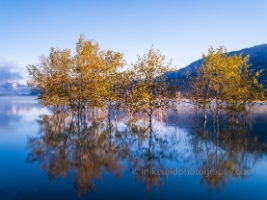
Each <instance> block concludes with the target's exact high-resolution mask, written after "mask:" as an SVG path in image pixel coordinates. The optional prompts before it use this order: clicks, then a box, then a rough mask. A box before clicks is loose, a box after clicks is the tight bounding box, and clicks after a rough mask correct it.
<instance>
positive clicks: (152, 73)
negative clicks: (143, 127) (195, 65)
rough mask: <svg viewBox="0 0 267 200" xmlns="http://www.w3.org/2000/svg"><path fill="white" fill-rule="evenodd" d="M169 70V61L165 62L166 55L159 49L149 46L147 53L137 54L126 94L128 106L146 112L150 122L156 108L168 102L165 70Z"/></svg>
mask: <svg viewBox="0 0 267 200" xmlns="http://www.w3.org/2000/svg"><path fill="white" fill-rule="evenodd" d="M170 70H171V61H170V62H167V63H166V57H165V56H164V55H162V54H161V53H160V51H156V52H155V51H154V49H153V48H151V49H150V50H149V51H148V54H147V55H144V56H143V57H140V56H138V60H137V62H136V63H135V64H134V65H133V69H132V75H133V83H132V84H131V92H132V93H131V94H130V96H128V97H129V98H128V103H129V102H130V103H129V106H130V107H132V106H133V107H132V108H134V109H131V110H132V111H133V110H135V108H136V106H138V107H139V108H141V109H142V111H144V112H145V113H147V114H148V116H149V118H150V122H151V118H152V114H153V112H154V110H155V109H156V108H163V107H165V106H167V105H168V104H169V98H170V96H171V91H170V89H169V84H168V82H167V80H166V79H167V77H166V72H168V71H170Z"/></svg>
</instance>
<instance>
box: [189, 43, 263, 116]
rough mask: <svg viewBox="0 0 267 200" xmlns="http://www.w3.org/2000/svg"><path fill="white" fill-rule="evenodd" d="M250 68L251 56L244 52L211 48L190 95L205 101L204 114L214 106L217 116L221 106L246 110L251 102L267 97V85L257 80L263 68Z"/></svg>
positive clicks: (205, 56) (213, 111) (203, 103)
mask: <svg viewBox="0 0 267 200" xmlns="http://www.w3.org/2000/svg"><path fill="white" fill-rule="evenodd" d="M249 67H250V65H249V64H248V56H245V57H244V56H243V55H242V53H241V54H239V55H233V56H230V55H229V54H228V52H227V50H226V48H225V47H219V48H217V50H214V49H213V48H212V47H211V48H209V50H208V54H207V55H205V54H203V64H202V66H201V67H200V69H199V70H198V74H197V77H196V78H195V79H193V80H192V87H191V95H190V97H189V98H190V99H193V100H195V101H197V103H199V104H201V105H202V107H203V111H204V113H205V111H206V109H207V107H210V110H211V112H212V114H213V116H214V118H215V119H217V118H218V114H219V109H220V108H226V109H228V110H235V111H244V110H245V109H246V106H247V105H248V104H249V103H253V101H256V100H261V99H263V98H264V90H263V86H262V85H261V84H259V83H258V81H257V80H258V78H259V76H260V71H258V72H253V71H252V70H250V68H249ZM204 116H205V114H204Z"/></svg>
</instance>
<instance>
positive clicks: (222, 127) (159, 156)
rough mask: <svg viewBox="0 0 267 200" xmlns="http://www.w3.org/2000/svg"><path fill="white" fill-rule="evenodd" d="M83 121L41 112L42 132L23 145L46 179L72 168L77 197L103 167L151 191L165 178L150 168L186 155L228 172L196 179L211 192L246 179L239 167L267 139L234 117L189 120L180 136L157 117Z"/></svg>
mask: <svg viewBox="0 0 267 200" xmlns="http://www.w3.org/2000/svg"><path fill="white" fill-rule="evenodd" d="M83 121H84V120H77V119H76V118H73V117H71V116H68V115H66V114H65V113H58V114H53V115H51V116H50V115H42V116H40V120H39V121H38V123H39V125H40V136H39V137H37V138H30V139H29V141H28V145H27V147H28V149H29V151H30V152H29V155H28V157H27V162H28V163H34V162H36V161H38V162H40V168H41V169H43V170H45V171H46V173H47V176H48V178H49V180H50V181H54V180H56V179H57V178H58V177H63V178H67V177H68V174H69V173H70V171H71V170H74V172H75V187H76V189H77V193H78V195H79V196H80V195H82V194H84V193H86V192H88V191H94V190H96V181H104V177H103V173H104V172H107V173H112V174H114V175H115V177H116V178H119V177H121V176H122V174H123V173H124V172H129V173H130V174H131V176H132V180H133V181H136V182H137V183H142V184H144V185H145V187H146V189H147V191H148V192H149V193H151V188H156V189H157V188H159V187H160V186H161V185H163V183H164V182H166V181H168V178H169V177H168V175H165V174H160V175H158V174H155V173H149V172H150V171H151V170H153V169H154V170H158V169H167V168H168V167H169V165H168V162H174V163H177V164H178V163H182V162H184V163H186V162H185V161H186V160H188V158H187V157H186V156H185V154H187V155H188V157H189V159H190V160H191V161H192V163H191V164H190V167H191V168H193V169H197V170H202V172H207V171H209V172H211V171H212V172H214V171H216V170H217V172H219V171H223V172H225V171H227V173H211V174H209V175H207V174H206V173H202V175H201V180H200V183H201V184H202V183H205V185H206V187H207V189H208V190H209V191H211V190H212V189H214V188H215V189H216V190H217V191H220V190H221V189H222V188H223V187H224V186H225V185H226V184H227V183H228V182H229V181H231V180H233V179H243V178H248V177H249V174H244V173H240V172H241V171H242V170H243V171H244V170H247V171H248V170H250V169H252V167H253V165H254V164H255V162H256V161H257V160H258V159H260V156H261V155H263V154H265V153H266V150H267V147H266V144H265V143H263V142H260V141H259V140H258V137H257V136H256V135H254V136H253V135H251V134H250V133H249V131H248V125H247V124H244V123H240V122H239V121H238V120H229V121H227V120H226V121H225V120H221V121H223V123H221V124H219V122H218V120H217V121H216V120H215V121H213V122H211V123H207V122H206V120H205V121H204V122H203V123H204V125H203V124H202V125H201V123H202V122H201V121H196V120H192V121H191V122H188V123H190V126H191V128H190V129H188V130H187V133H186V134H184V136H183V137H185V138H182V139H181V138H179V137H177V134H179V133H178V132H179V129H178V130H177V132H176V129H175V131H173V132H169V130H170V129H164V126H162V127H160V126H158V123H159V122H158V121H156V120H154V123H152V124H151V123H150V122H149V120H147V119H146V118H139V119H138V120H137V119H132V120H130V121H127V122H122V121H121V122H118V126H115V125H113V123H111V121H110V120H106V119H105V118H95V119H94V120H92V121H89V122H84V123H81V122H83ZM206 123H207V124H206ZM157 127H160V129H161V130H159V128H157ZM165 128H166V127H165ZM164 130H165V132H164ZM188 151H189V154H188ZM185 167H186V166H185ZM144 172H145V174H144ZM177 178H178V177H177Z"/></svg>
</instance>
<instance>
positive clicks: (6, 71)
mask: <svg viewBox="0 0 267 200" xmlns="http://www.w3.org/2000/svg"><path fill="white" fill-rule="evenodd" d="M22 78H23V77H22V75H21V73H20V72H19V69H18V67H17V66H16V65H15V64H13V63H11V62H5V61H0V83H3V82H6V81H15V80H20V79H22Z"/></svg>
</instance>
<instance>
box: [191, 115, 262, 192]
mask: <svg viewBox="0 0 267 200" xmlns="http://www.w3.org/2000/svg"><path fill="white" fill-rule="evenodd" d="M204 123H206V122H205V121H204ZM199 127H201V128H199ZM213 127H218V128H213ZM196 128H197V131H196V132H195V134H194V135H193V138H192V140H191V143H192V145H193V149H198V151H194V153H195V155H196V157H198V155H200V154H201V153H204V154H203V155H204V158H203V157H201V158H200V159H202V162H200V166H199V169H201V170H202V172H207V173H208V174H205V173H204V174H203V175H202V179H201V183H206V187H207V189H208V190H209V191H211V190H212V189H216V190H217V191H220V190H221V189H222V188H223V187H224V186H225V185H226V183H227V182H228V181H231V180H233V178H235V179H238V180H239V179H246V178H248V175H250V173H251V172H252V171H251V170H252V168H251V165H253V164H254V162H255V161H256V160H257V159H258V157H259V155H260V154H262V153H267V145H266V144H265V143H263V142H260V141H259V140H258V137H257V136H256V135H252V134H250V132H249V129H248V127H247V121H244V120H243V118H242V117H240V118H230V119H228V120H226V121H225V122H223V123H220V124H219V122H218V121H216V120H215V121H213V124H211V126H210V127H207V128H206V127H205V126H204V128H202V126H199V125H198V126H196ZM196 143H197V144H198V147H197V148H196V145H195V144H196ZM203 144H204V145H203ZM205 154H206V155H205ZM253 160H254V162H251V161H253Z"/></svg>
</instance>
